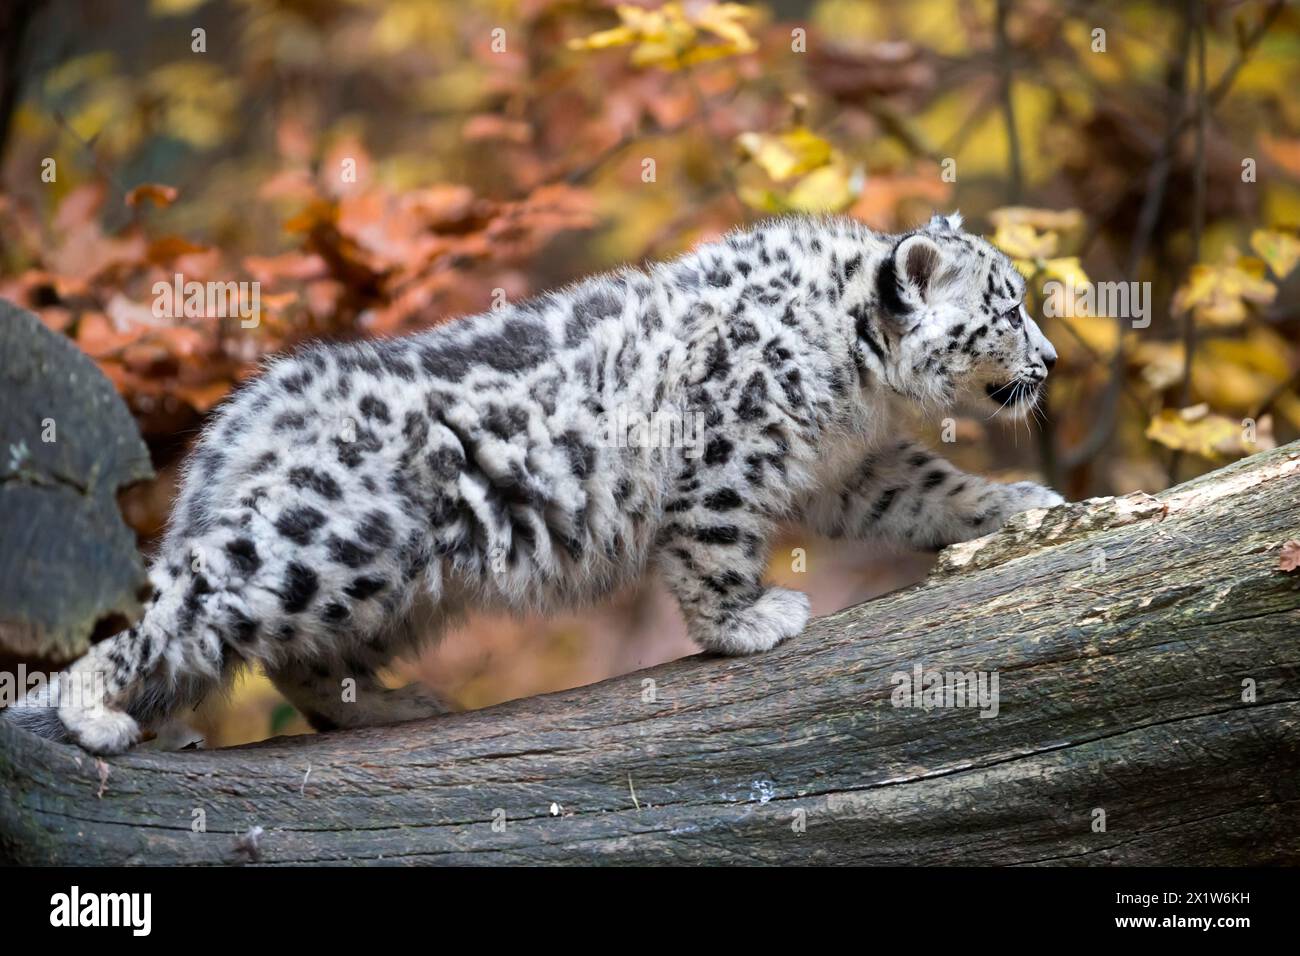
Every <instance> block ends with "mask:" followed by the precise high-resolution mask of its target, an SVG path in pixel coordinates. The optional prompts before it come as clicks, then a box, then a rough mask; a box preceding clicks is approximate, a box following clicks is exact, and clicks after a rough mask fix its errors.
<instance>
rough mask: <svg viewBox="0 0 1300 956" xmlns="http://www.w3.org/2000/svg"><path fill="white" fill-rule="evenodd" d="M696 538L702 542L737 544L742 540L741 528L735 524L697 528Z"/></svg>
mask: <svg viewBox="0 0 1300 956" xmlns="http://www.w3.org/2000/svg"><path fill="white" fill-rule="evenodd" d="M695 540H696V541H698V542H700V543H701V544H735V543H736V542H737V541H739V540H740V529H739V528H736V527H735V526H734V525H712V526H709V527H705V528H696V529H695Z"/></svg>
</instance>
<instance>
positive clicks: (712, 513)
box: [655, 471, 810, 655]
mask: <svg viewBox="0 0 1300 956" xmlns="http://www.w3.org/2000/svg"><path fill="white" fill-rule="evenodd" d="M708 478H711V480H704V479H693V480H688V481H687V482H686V483H685V485H686V488H685V489H684V490H679V496H678V497H676V498H675V499H672V500H670V501H669V502H668V505H667V509H666V510H667V514H666V515H665V518H666V521H665V523H664V525H663V528H662V529H661V531H660V533H659V535H658V538H657V553H656V557H655V564H656V566H657V567H658V570H659V573H660V574H661V576H662V577H663V579H664V583H666V584H667V585H668V589H669V591H671V592H672V594H673V596H674V597H676V598H677V602H678V604H680V605H681V608H682V613H683V614H684V615H685V617H686V628H687V633H688V634H689V635H690V637H691V639H692V640H693V641H695V643H697V644H699V645H700V646H701V647H703V648H704V649H705V650H707V651H713V652H715V653H718V654H727V655H741V654H755V653H758V652H760V651H766V650H770V649H771V648H773V647H775V646H776V645H777V644H779V643H781V642H782V641H784V640H786V639H787V638H790V637H794V636H795V635H796V634H798V633H799V632H800V631H802V630H803V627H804V625H805V624H806V623H807V622H808V615H809V611H810V607H809V603H808V597H807V595H805V594H802V593H801V592H799V591H791V590H788V589H787V588H779V587H767V586H764V585H763V583H762V576H763V571H764V569H765V568H766V565H767V556H768V553H769V551H770V548H771V541H772V538H773V537H774V535H775V532H776V524H777V523H776V521H775V520H774V519H773V517H772V515H771V512H770V509H765V508H763V507H761V506H760V505H759V504H758V503H757V502H756V501H754V500H752V496H751V500H746V498H745V497H742V496H741V494H740V492H738V491H737V490H736V488H735V487H733V486H732V484H731V483H730V482H729V481H728V478H727V472H725V471H710V472H706V473H705V479H708ZM742 487H743V486H742Z"/></svg>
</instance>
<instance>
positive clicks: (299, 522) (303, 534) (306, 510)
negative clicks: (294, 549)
mask: <svg viewBox="0 0 1300 956" xmlns="http://www.w3.org/2000/svg"><path fill="white" fill-rule="evenodd" d="M324 524H325V515H323V514H322V513H321V512H319V511H317V510H316V509H315V508H313V507H311V506H310V505H294V506H292V507H289V508H286V509H285V510H284V511H283V512H282V513H281V515H280V517H279V518H277V519H276V522H275V530H276V531H278V532H280V534H281V535H283V536H284V537H286V538H288V539H289V540H290V541H292V542H293V543H294V544H311V540H312V536H313V535H314V534H315V533H316V530H317V529H318V528H320V527H321V526H322V525H324Z"/></svg>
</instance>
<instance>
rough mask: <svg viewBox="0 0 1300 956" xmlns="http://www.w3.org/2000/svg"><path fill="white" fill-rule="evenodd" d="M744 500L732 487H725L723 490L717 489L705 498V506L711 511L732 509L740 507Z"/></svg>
mask: <svg viewBox="0 0 1300 956" xmlns="http://www.w3.org/2000/svg"><path fill="white" fill-rule="evenodd" d="M742 504H744V502H743V501H742V500H741V497H740V495H738V494H737V493H736V492H735V491H734V490H732V489H731V488H723V489H722V490H721V491H715V492H713V494H711V495H707V496H705V498H704V507H706V508H708V509H709V510H710V511H731V510H732V509H733V508H739V507H740V506H741V505H742Z"/></svg>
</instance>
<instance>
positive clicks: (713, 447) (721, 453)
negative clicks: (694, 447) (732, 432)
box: [704, 438, 735, 465]
mask: <svg viewBox="0 0 1300 956" xmlns="http://www.w3.org/2000/svg"><path fill="white" fill-rule="evenodd" d="M734 447H735V446H734V445H732V444H731V442H730V441H728V440H727V439H725V438H712V439H710V440H709V443H708V444H707V445H706V446H705V447H704V463H705V464H706V465H725V464H726V463H727V460H728V459H729V458H731V451H732V449H733V448H734Z"/></svg>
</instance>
